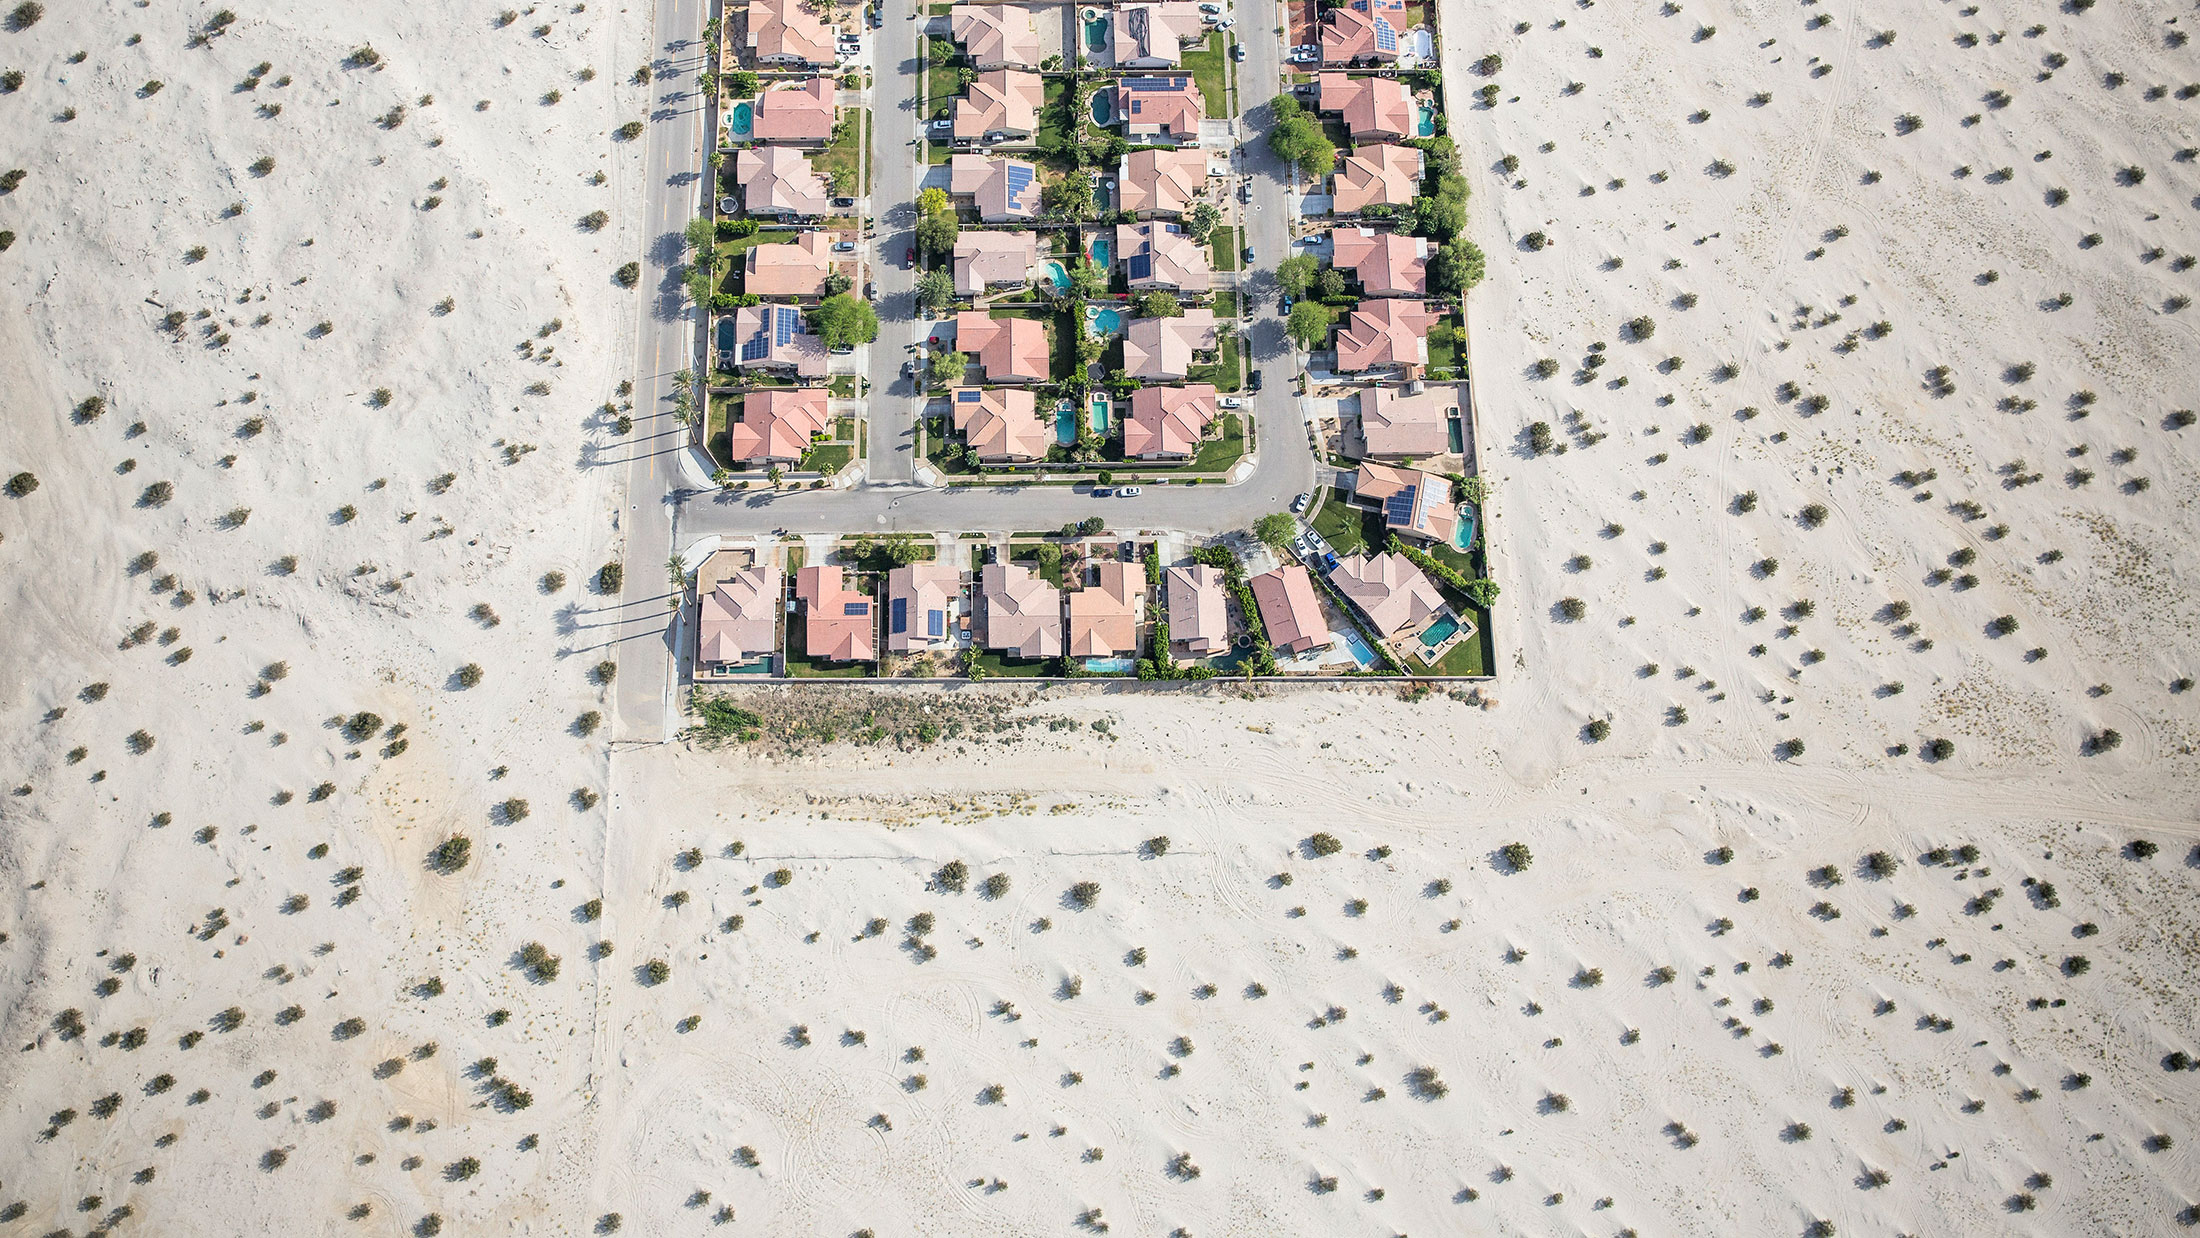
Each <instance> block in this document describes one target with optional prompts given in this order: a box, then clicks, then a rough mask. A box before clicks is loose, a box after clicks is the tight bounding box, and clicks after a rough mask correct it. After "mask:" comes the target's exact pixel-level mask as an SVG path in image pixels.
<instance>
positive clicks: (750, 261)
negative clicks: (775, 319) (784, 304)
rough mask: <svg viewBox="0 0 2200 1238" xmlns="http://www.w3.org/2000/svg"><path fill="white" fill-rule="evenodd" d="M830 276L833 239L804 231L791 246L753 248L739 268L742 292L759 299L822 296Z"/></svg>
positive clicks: (826, 235)
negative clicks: (827, 277)
mask: <svg viewBox="0 0 2200 1238" xmlns="http://www.w3.org/2000/svg"><path fill="white" fill-rule="evenodd" d="M832 273H833V239H832V237H831V236H830V235H829V234H827V233H823V232H804V233H802V234H801V235H799V236H797V237H795V239H794V241H793V243H791V244H775V245H756V246H752V247H751V248H750V249H749V253H748V257H747V258H746V259H745V260H744V264H743V268H742V276H741V278H742V284H741V287H742V291H744V292H751V293H754V294H756V295H757V296H760V297H822V296H824V295H825V277H826V276H828V275H831V274H832Z"/></svg>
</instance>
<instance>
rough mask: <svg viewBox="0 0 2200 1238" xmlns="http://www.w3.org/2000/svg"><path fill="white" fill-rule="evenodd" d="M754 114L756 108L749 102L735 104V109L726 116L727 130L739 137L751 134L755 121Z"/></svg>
mask: <svg viewBox="0 0 2200 1238" xmlns="http://www.w3.org/2000/svg"><path fill="white" fill-rule="evenodd" d="M754 114H755V109H754V108H752V107H750V106H749V104H748V103H746V102H742V103H736V104H734V105H733V110H732V111H731V112H729V113H727V116H726V128H727V130H728V131H729V132H731V133H732V134H733V136H735V137H737V138H745V137H747V136H749V133H750V132H751V128H752V126H753V124H754V121H753V119H752V118H753V116H754Z"/></svg>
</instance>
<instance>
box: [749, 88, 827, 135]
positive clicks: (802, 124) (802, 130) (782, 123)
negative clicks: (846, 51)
mask: <svg viewBox="0 0 2200 1238" xmlns="http://www.w3.org/2000/svg"><path fill="white" fill-rule="evenodd" d="M836 101H837V92H836V91H835V89H834V86H833V79H831V78H829V77H813V78H811V79H810V80H809V81H806V82H802V83H800V84H799V85H798V84H794V83H786V84H776V83H775V84H774V85H772V86H769V87H767V88H765V90H764V91H763V93H761V94H759V95H757V96H756V99H755V101H754V102H753V103H751V104H750V113H749V135H750V136H751V137H753V138H755V139H756V140H757V141H759V142H824V141H826V140H827V139H829V138H831V137H832V136H833V120H834V117H835V103H836Z"/></svg>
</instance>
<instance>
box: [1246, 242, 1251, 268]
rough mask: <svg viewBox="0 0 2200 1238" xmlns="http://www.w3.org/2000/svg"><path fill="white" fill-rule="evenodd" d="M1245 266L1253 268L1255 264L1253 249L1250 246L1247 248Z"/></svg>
mask: <svg viewBox="0 0 2200 1238" xmlns="http://www.w3.org/2000/svg"><path fill="white" fill-rule="evenodd" d="M1245 264H1246V265H1247V266H1251V265H1252V264H1253V247H1252V246H1250V245H1248V246H1246V247H1245Z"/></svg>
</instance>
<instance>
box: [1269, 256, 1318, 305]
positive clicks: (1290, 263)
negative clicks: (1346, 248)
mask: <svg viewBox="0 0 2200 1238" xmlns="http://www.w3.org/2000/svg"><path fill="white" fill-rule="evenodd" d="M1321 265H1322V264H1321V259H1319V258H1316V257H1315V256H1314V255H1312V254H1293V255H1292V256H1291V257H1289V258H1285V259H1284V260H1283V261H1281V262H1279V263H1277V264H1276V282H1277V283H1278V284H1281V285H1282V286H1283V290H1284V291H1285V292H1287V293H1289V294H1290V295H1292V296H1294V297H1303V296H1305V295H1306V290H1307V289H1308V288H1309V287H1312V286H1313V283H1314V277H1315V276H1316V275H1318V274H1320V273H1321Z"/></svg>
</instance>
